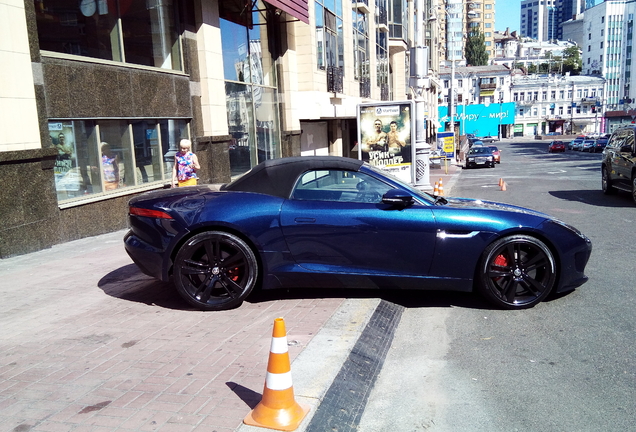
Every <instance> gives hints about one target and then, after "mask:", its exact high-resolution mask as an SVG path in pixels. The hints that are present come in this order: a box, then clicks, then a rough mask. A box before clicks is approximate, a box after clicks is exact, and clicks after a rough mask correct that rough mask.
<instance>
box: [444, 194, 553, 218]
mask: <svg viewBox="0 0 636 432" xmlns="http://www.w3.org/2000/svg"><path fill="white" fill-rule="evenodd" d="M446 201H448V203H447V204H446V206H449V207H454V208H469V209H477V210H502V211H509V212H516V213H524V214H528V215H534V216H539V217H543V218H546V219H553V218H552V216H550V215H547V214H545V213H541V212H539V211H536V210H532V209H529V208H525V207H519V206H514V205H511V204H504V203H499V202H495V201H482V200H480V199H470V198H446Z"/></svg>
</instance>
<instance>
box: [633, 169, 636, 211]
mask: <svg viewBox="0 0 636 432" xmlns="http://www.w3.org/2000/svg"><path fill="white" fill-rule="evenodd" d="M632 201H634V204H636V174H632Z"/></svg>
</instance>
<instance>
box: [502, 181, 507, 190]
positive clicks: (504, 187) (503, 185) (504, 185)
mask: <svg viewBox="0 0 636 432" xmlns="http://www.w3.org/2000/svg"><path fill="white" fill-rule="evenodd" d="M501 190H502V191H505V190H506V182H501Z"/></svg>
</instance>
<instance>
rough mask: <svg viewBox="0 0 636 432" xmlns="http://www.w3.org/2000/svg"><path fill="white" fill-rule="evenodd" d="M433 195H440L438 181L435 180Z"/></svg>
mask: <svg viewBox="0 0 636 432" xmlns="http://www.w3.org/2000/svg"><path fill="white" fill-rule="evenodd" d="M433 195H439V187H438V185H437V182H435V187H434V188H433Z"/></svg>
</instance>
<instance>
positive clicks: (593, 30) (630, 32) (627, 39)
mask: <svg viewBox="0 0 636 432" xmlns="http://www.w3.org/2000/svg"><path fill="white" fill-rule="evenodd" d="M635 14H636V2H634V1H633V0H616V1H612V2H603V3H600V4H598V5H596V6H594V7H591V8H589V9H587V10H586V11H585V14H584V16H583V25H582V28H583V30H582V32H583V40H584V44H583V46H582V48H583V73H586V74H593V75H598V76H602V77H603V78H605V80H606V87H605V89H606V93H605V99H604V109H605V111H606V117H607V122H608V123H607V131H608V132H611V131H613V130H614V129H615V128H616V127H618V126H620V125H621V124H625V123H631V122H632V121H633V120H634V118H635V116H636V111H635V109H636V82H635V81H634V80H635V78H636V76H634V75H632V70H631V69H632V61H633V60H632V58H633V55H634V35H635V32H634V16H635Z"/></svg>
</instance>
